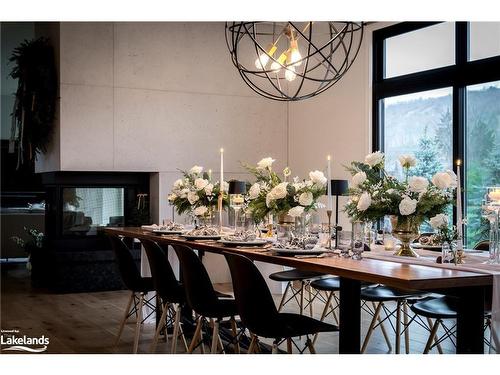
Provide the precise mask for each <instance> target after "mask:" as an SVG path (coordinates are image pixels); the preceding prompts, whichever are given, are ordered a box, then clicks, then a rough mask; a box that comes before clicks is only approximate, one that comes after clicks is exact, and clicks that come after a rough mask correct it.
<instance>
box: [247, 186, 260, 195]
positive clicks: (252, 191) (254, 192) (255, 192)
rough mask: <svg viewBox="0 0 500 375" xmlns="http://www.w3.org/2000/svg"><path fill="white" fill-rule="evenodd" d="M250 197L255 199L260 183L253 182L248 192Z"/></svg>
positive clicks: (258, 192)
mask: <svg viewBox="0 0 500 375" xmlns="http://www.w3.org/2000/svg"><path fill="white" fill-rule="evenodd" d="M248 194H249V196H250V199H255V198H257V197H258V196H259V194H260V185H259V184H258V183H255V184H253V185H252V186H251V187H250V190H249V192H248Z"/></svg>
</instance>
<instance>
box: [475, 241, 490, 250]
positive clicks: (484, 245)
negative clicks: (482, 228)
mask: <svg viewBox="0 0 500 375" xmlns="http://www.w3.org/2000/svg"><path fill="white" fill-rule="evenodd" d="M489 249H490V241H480V242H478V243H477V244H475V245H474V250H483V251H488V250H489Z"/></svg>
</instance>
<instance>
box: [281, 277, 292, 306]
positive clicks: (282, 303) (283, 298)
mask: <svg viewBox="0 0 500 375" xmlns="http://www.w3.org/2000/svg"><path fill="white" fill-rule="evenodd" d="M290 284H291V282H290V281H289V282H288V283H287V284H286V288H285V292H284V293H283V297H282V298H281V301H280V305H279V307H278V312H281V309H282V308H283V305H284V304H285V301H286V295H287V294H288V289H290Z"/></svg>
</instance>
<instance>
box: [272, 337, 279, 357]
mask: <svg viewBox="0 0 500 375" xmlns="http://www.w3.org/2000/svg"><path fill="white" fill-rule="evenodd" d="M271 354H278V341H277V340H274V341H273V349H272V350H271Z"/></svg>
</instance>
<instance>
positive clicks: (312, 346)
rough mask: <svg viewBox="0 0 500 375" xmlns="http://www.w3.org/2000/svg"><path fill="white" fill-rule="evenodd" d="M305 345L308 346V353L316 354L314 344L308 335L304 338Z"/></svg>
mask: <svg viewBox="0 0 500 375" xmlns="http://www.w3.org/2000/svg"><path fill="white" fill-rule="evenodd" d="M306 345H307V347H308V348H309V353H311V354H316V349H314V345H313V343H312V341H311V340H310V339H309V337H308V338H307V340H306Z"/></svg>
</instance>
